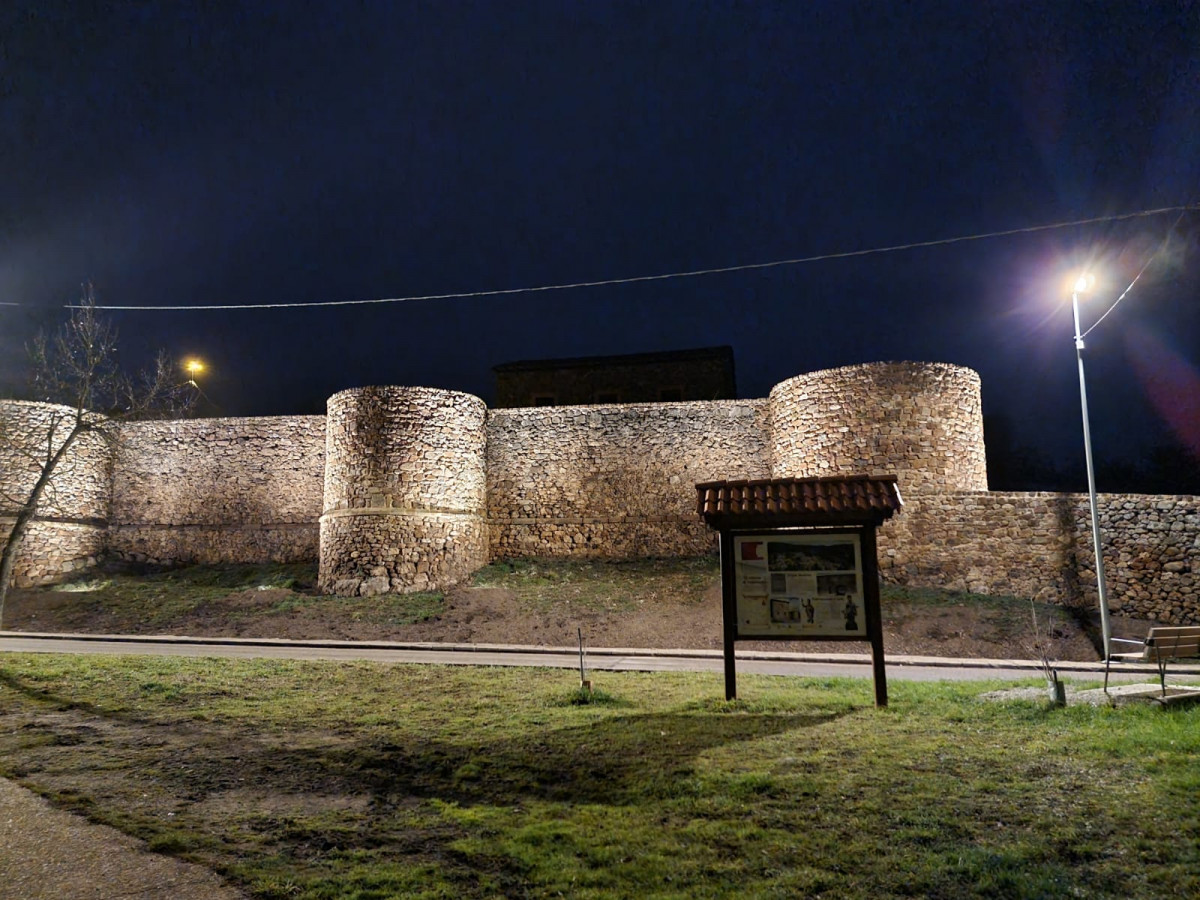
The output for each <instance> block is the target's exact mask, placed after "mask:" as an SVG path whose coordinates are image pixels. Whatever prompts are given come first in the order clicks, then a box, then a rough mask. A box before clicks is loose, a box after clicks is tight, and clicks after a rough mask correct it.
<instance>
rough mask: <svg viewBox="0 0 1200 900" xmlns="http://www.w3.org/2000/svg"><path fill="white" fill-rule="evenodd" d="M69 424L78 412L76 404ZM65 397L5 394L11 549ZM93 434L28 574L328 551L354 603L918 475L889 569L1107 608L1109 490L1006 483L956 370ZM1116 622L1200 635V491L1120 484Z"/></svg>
mask: <svg viewBox="0 0 1200 900" xmlns="http://www.w3.org/2000/svg"><path fill="white" fill-rule="evenodd" d="M68 412H69V411H68ZM62 414H63V408H61V407H53V406H49V405H46V404H29V403H14V402H0V429H2V430H0V489H3V491H4V493H5V494H7V495H8V499H0V538H2V537H3V535H4V533H5V526H6V525H11V522H12V518H11V516H12V514H13V512H14V510H15V504H16V503H18V502H20V500H19V499H17V500H14V499H12V498H13V497H18V498H19V496H20V494H21V491H22V490H23V489H26V488H27V487H28V485H30V484H32V481H31V480H30V478H31V476H32V475H34V474H36V473H35V470H34V469H32V468H30V466H29V464H28V463H27V461H26V453H25V451H28V450H30V449H32V448H34V447H37V446H40V445H41V444H42V443H44V442H45V439H46V437H45V429H46V427H47V426H48V424H50V423H52V422H53V421H54V417H55V416H56V415H62ZM117 435H118V440H116V441H115V442H113V443H111V444H109V443H106V442H104V441H102V440H99V439H95V440H93V441H92V442H85V443H82V444H80V445H79V447H78V448H77V449H76V451H75V452H74V453H73V454H72V455H71V458H70V460H69V464H68V465H67V466H66V467H64V468H63V469H62V470H61V471H60V473H59V475H58V476H57V477H56V479H55V492H54V499H53V501H52V502H51V503H49V504H47V505H46V506H44V508H43V509H42V510H41V514H40V516H39V519H38V520H37V522H36V523H35V526H34V529H33V531H32V532H31V534H30V535H29V536H28V538H27V540H26V542H25V544H24V545H23V548H22V552H21V555H20V557H19V559H18V569H17V579H18V583H20V584H29V583H37V582H45V581H50V580H53V579H55V578H59V577H62V575H64V574H66V573H68V572H70V571H73V570H75V569H78V568H81V567H85V566H88V565H92V564H94V563H95V561H96V560H97V558H99V556H100V555H101V554H104V553H108V554H117V555H120V556H123V557H127V558H132V559H137V560H145V561H150V562H157V563H191V562H213V561H245V562H252V561H260V560H266V559H273V560H299V559H313V558H319V559H320V585H321V587H322V589H323V590H325V591H326V592H329V593H336V594H351V593H353V594H373V593H379V592H383V591H411V590H424V589H438V588H443V587H445V586H447V585H450V584H452V583H454V582H456V581H458V580H461V579H462V578H464V577H466V576H467V575H468V574H469V573H470V572H471V571H472V570H474V569H475V568H478V567H479V566H481V565H484V564H485V563H486V562H488V561H489V560H492V559H497V558H502V557H513V556H518V557H519V556H526V557H528V556H589V557H609V558H622V557H636V556H644V555H680V554H695V553H704V552H710V551H712V550H713V549H714V547H715V538H714V536H713V535H712V533H711V532H709V531H708V530H707V528H706V527H705V526H704V524H703V523H702V522H701V520H700V519H699V517H698V516H697V514H696V512H695V508H694V502H695V489H694V485H695V484H696V483H697V482H702V481H711V480H718V479H727V478H767V477H788V476H793V477H806V476H814V475H833V474H837V475H848V474H875V475H881V474H895V475H897V476H898V478H899V483H900V486H901V490H902V495H903V498H904V500H905V507H904V509H903V510H902V512H901V513H900V514H899V515H898V516H896V517H895V518H894V519H893V520H891V521H890V522H888V523H887V524H886V525H885V526H884V527H883V528H882V529H881V531H880V535H879V540H880V553H881V559H880V562H881V566H882V569H883V575H884V577H885V578H887V579H888V580H891V581H894V582H899V583H905V584H911V585H928V586H945V587H952V588H963V589H971V590H982V591H988V592H993V593H1007V594H1016V595H1019V596H1037V597H1039V598H1041V599H1044V600H1048V601H1052V602H1061V603H1066V604H1079V603H1085V604H1086V603H1094V598H1095V574H1094V562H1093V560H1092V555H1091V543H1090V539H1089V536H1088V527H1089V525H1088V522H1089V520H1088V514H1087V503H1086V498H1082V497H1079V496H1076V495H1067V494H1045V493H1042V494H1037V493H999V492H989V491H987V490H986V486H987V482H986V460H985V454H984V447H983V437H982V417H981V414H980V387H979V378H978V376H977V375H976V374H975V373H974V372H972V371H970V370H969V369H964V368H961V367H958V366H951V365H946V364H941V363H871V364H868V365H861V366H847V367H844V368H841V369H830V370H825V371H821V372H813V373H809V374H807V375H801V376H798V377H796V378H792V379H789V380H788V381H785V382H782V383H781V384H779V385H777V386H776V387H775V388H774V389H773V390H772V391H771V394H770V396H769V397H768V398H766V399H759V400H725V401H696V402H681V403H647V404H629V403H625V404H609V405H592V406H580V407H540V408H527V409H496V410H491V411H488V410H487V409H486V407H485V406H484V404H483V402H482V401H481V400H479V399H478V398H476V397H471V396H469V395H466V394H460V393H456V392H453V391H441V390H433V389H429V388H403V387H379V388H356V389H353V390H349V391H343V392H341V393H339V394H336V395H334V396H333V397H332V398H330V401H329V414H328V416H327V417H321V416H296V417H279V418H257V419H203V420H192V421H184V422H141V423H130V424H123V425H120V426H119V427H118V428H117ZM1100 508H1101V525H1102V528H1103V532H1104V546H1105V564H1106V570H1107V573H1108V579H1109V583H1110V594H1111V603H1112V606H1113V608H1114V609H1116V610H1120V611H1122V612H1126V613H1129V614H1131V615H1137V616H1143V617H1147V618H1156V619H1159V620H1161V621H1164V622H1173V623H1181V624H1182V623H1190V622H1200V576H1198V575H1197V572H1200V498H1196V497H1161V496H1146V495H1101V496H1100Z"/></svg>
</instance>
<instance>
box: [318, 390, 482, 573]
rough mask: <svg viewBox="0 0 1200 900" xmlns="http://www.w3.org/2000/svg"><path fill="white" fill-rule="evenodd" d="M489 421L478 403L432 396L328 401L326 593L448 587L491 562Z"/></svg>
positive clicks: (351, 394) (453, 395) (382, 393)
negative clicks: (486, 472) (487, 514)
mask: <svg viewBox="0 0 1200 900" xmlns="http://www.w3.org/2000/svg"><path fill="white" fill-rule="evenodd" d="M486 416H487V408H486V407H485V406H484V403H483V401H482V400H480V399H479V398H478V397H472V396H471V395H469V394H460V393H457V392H455V391H441V390H434V389H432V388H402V387H370V388H355V389H352V390H348V391H342V392H341V393H339V394H334V395H333V396H332V397H331V398H329V416H328V420H327V423H326V426H327V427H326V447H327V454H326V458H327V464H326V467H325V493H324V510H325V511H324V513H323V515H322V516H321V548H320V558H321V569H320V586H321V589H322V590H323V591H325V592H327V593H334V594H349V595H358V594H364V595H369V594H380V593H385V592H387V591H397V592H404V591H413V590H425V589H433V588H440V587H446V586H449V585H450V584H453V583H454V582H456V581H460V580H461V579H463V578H464V577H466V576H467V575H468V574H470V573H471V572H472V571H474V570H475V569H477V568H479V567H480V566H483V565H485V564H486V563H487V561H488V550H487V524H486V522H485V520H484V513H485V503H486V497H485V494H486V490H487V480H486V477H485V475H484V445H485V442H486V433H485V421H486Z"/></svg>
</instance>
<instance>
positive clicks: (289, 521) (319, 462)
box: [109, 416, 325, 563]
mask: <svg viewBox="0 0 1200 900" xmlns="http://www.w3.org/2000/svg"><path fill="white" fill-rule="evenodd" d="M324 472H325V418H324V417H323V416H279V417H270V418H243V419H186V420H172V421H150V422H128V423H124V424H122V425H121V428H120V440H119V442H118V445H117V454H116V463H115V465H114V468H113V481H112V527H111V528H110V530H109V549H110V551H111V552H113V553H114V554H116V555H118V556H120V557H123V558H126V559H133V560H137V561H141V562H152V563H201V562H205V563H213V562H262V561H267V560H271V561H275V562H292V561H299V560H309V559H315V558H316V556H317V532H318V528H317V519H318V517H319V516H320V514H321V501H322V490H323V482H324Z"/></svg>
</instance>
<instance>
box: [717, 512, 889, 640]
mask: <svg viewBox="0 0 1200 900" xmlns="http://www.w3.org/2000/svg"><path fill="white" fill-rule="evenodd" d="M733 561H734V596H735V605H736V610H737V633H738V635H739V636H745V637H761V638H797V637H804V638H823V637H831V638H852V637H859V638H862V639H863V640H866V638H867V616H866V607H865V600H864V594H863V590H864V582H863V561H862V543H861V541H860V539H859V535H858V534H857V533H843V534H786V533H775V534H761V535H741V536H737V537H735V538H734V546H733Z"/></svg>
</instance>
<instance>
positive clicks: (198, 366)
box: [183, 329, 1079, 386]
mask: <svg viewBox="0 0 1200 900" xmlns="http://www.w3.org/2000/svg"><path fill="white" fill-rule="evenodd" d="M1078 330H1079V329H1076V331H1078ZM183 368H184V371H185V372H187V373H188V377H189V380H190V381H191V383H192V385H193V386H198V385H196V376H197V375H199V374H200V373H201V372H203V371H204V363H202V362H200V360H198V359H189V360H188V361H187V362H185V363H184V364H183Z"/></svg>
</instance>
